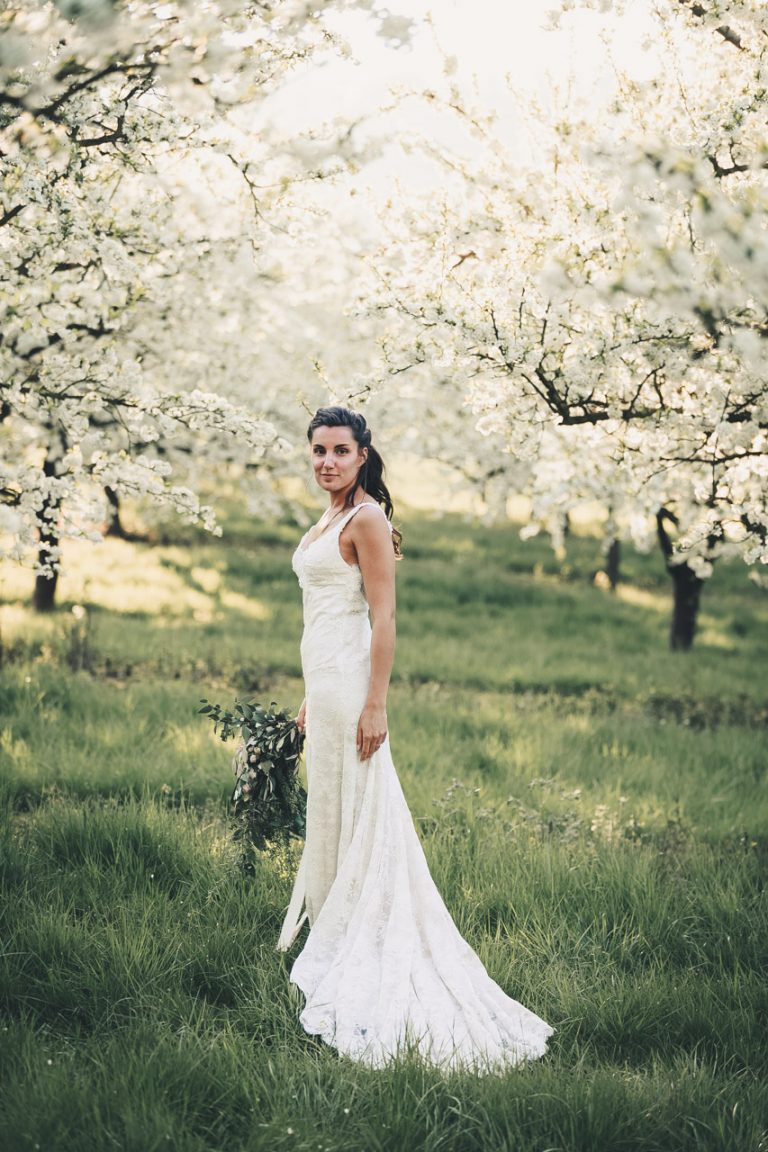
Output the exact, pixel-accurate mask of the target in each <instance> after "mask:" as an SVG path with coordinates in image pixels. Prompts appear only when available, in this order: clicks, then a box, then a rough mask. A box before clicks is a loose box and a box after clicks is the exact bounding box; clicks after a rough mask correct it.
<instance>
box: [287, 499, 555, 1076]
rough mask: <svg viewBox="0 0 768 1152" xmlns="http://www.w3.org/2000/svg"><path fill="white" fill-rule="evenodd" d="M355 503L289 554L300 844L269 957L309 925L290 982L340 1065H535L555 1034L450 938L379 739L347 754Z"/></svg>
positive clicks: (308, 1024)
mask: <svg viewBox="0 0 768 1152" xmlns="http://www.w3.org/2000/svg"><path fill="white" fill-rule="evenodd" d="M368 506H369V505H366V507H368ZM361 507H363V505H362V504H358V505H356V506H355V507H354V508H352V509H351V510H350V511H349V512H348V513H347V514H346V515H345V516H343V517H342V519H341V520H340V521H339V523H338V524H336V526H335V527H334V528H332V529H330V530H328V531H326V532H325V533H324V534H323V535H321V536H319V537H318V538H317V539H315V540H312V541H311V542H310V543H308V544H306V543H305V542H304V541H302V543H301V544H300V545H299V547H298V549H297V550H296V552H295V553H294V557H293V568H294V571H295V572H296V574H297V576H298V578H299V583H300V585H301V588H302V591H303V597H304V635H303V638H302V643H301V659H302V666H303V671H304V679H305V685H306V706H307V719H306V731H307V741H306V764H307V780H308V799H307V836H306V842H305V846H304V852H303V855H302V858H301V863H300V865H299V870H298V873H297V876H296V881H295V885H294V889H293V896H292V898H291V903H290V906H289V908H288V912H287V915H286V917H285V922H284V924H283V927H282V931H281V933H280V937H279V939H278V943H277V947H278V949H279V950H280V951H286V950H287V949H288V948H290V946H291V944H292V943H293V941H294V940H295V938H296V936H297V934H298V932H299V929H300V928H301V926H302V924H303V923H304V920H305V919H306V918H308V919H309V924H310V932H309V936H308V937H307V941H306V944H305V945H304V948H303V950H302V952H301V953H300V954H299V956H298V957H297V959H296V960H295V962H294V964H293V966H292V968H291V974H290V979H291V981H292V982H293V983H294V984H297V985H298V987H299V988H300V989H301V991H302V992H303V993H304V997H305V1006H304V1009H303V1011H302V1013H301V1023H302V1025H303V1026H304V1028H305V1029H306V1031H307V1032H309V1033H312V1034H316V1035H319V1036H321V1037H322V1038H323V1040H325V1041H326V1042H327V1043H328V1044H331V1045H333V1046H334V1047H335V1048H337V1049H338V1051H339V1052H341V1053H343V1054H344V1055H346V1056H349V1057H351V1058H352V1059H355V1060H359V1061H361V1062H363V1063H365V1064H369V1065H372V1066H374V1067H381V1066H382V1065H384V1064H386V1063H387V1061H388V1060H390V1059H391V1058H392V1057H393V1056H394V1055H395V1054H396V1053H397V1051H398V1050H400V1049H401V1048H402V1047H403V1046H404V1045H406V1044H408V1045H410V1046H411V1048H414V1047H415V1048H417V1049H418V1051H419V1053H420V1054H421V1056H422V1058H424V1059H426V1060H427V1061H429V1062H430V1063H433V1064H436V1065H439V1066H440V1067H441V1068H443V1069H446V1070H448V1069H458V1068H469V1069H472V1070H473V1071H476V1072H482V1071H489V1070H502V1069H503V1068H505V1067H508V1066H510V1065H513V1064H516V1063H518V1062H519V1061H521V1060H524V1059H527V1058H532V1057H538V1056H541V1055H542V1054H543V1052H544V1050H545V1048H546V1042H547V1037H548V1036H549V1035H550V1034H551V1032H552V1029H551V1028H550V1027H549V1025H548V1024H546V1023H545V1022H544V1021H543V1020H540V1019H539V1017H538V1016H535V1015H534V1014H533V1012H530V1011H529V1010H528V1009H527V1008H524V1007H523V1006H522V1005H521V1004H518V1003H517V1001H515V1000H512V999H510V997H509V996H507V995H505V993H504V992H502V990H501V988H499V986H498V985H497V984H495V983H494V982H493V980H491V978H490V976H489V975H488V974H487V972H486V971H485V968H484V967H483V965H482V963H481V961H480V959H479V957H478V956H477V955H476V954H475V952H473V950H472V949H471V948H470V947H469V945H468V944H467V943H466V942H465V940H464V939H463V938H462V937H461V935H460V934H459V931H458V929H457V928H456V925H455V924H454V923H453V920H452V919H451V916H450V914H449V912H448V910H447V908H446V907H445V904H444V903H443V901H442V899H441V897H440V894H439V892H438V890H437V888H436V886H435V883H434V881H433V880H432V877H431V875H430V872H429V868H428V866H427V862H426V859H425V856H424V852H423V850H422V847H421V843H420V841H419V838H418V835H417V833H416V829H415V827H414V824H413V820H412V818H411V814H410V812H409V810H408V806H407V804H406V801H405V797H404V796H403V792H402V789H401V787H400V782H399V780H398V778H397V774H396V771H395V766H394V764H393V763H392V757H391V755H390V750H389V741H388V740H387V741H385V742H384V744H383V745H382V747H381V748H380V749H379V750H378V752H375V753H374V754H373V756H372V757H371V758H370V760H368V761H360V759H359V758H358V755H357V747H356V735H357V723H358V719H359V716H360V713H361V711H362V708H363V704H364V702H365V698H366V694H367V689H368V677H369V669H370V641H371V629H370V623H369V617H368V605H367V603H366V599H365V595H364V592H363V585H362V578H361V575H360V570H359V568H358V567H356V566H352V565H349V564H347V563H346V561H345V560H344V559H343V558H342V556H341V553H340V551H339V537H340V535H341V533H342V531H343V529H344V527H345V526H346V525H347V524H348V523H349V521H350V520H351V519H352V517H353V516H354V515H356V514H357V513H358V512H359V510H360V508H361ZM375 507H376V508H377V509H378V511H379V512H380V513H381V514H382V515H383V514H384V513H383V510H382V509H380V508H379V506H378V505H375ZM367 514H368V515H370V513H367ZM302 905H305V906H306V911H305V912H304V914H303V915H302V914H301V911H302Z"/></svg>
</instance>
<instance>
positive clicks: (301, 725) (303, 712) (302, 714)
mask: <svg viewBox="0 0 768 1152" xmlns="http://www.w3.org/2000/svg"><path fill="white" fill-rule="evenodd" d="M306 726H307V701H306V700H302V702H301V708H299V712H298V715H297V717H296V727H297V728H298V730H299V732H303V731H304V729H305V728H306Z"/></svg>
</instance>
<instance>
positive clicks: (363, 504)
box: [335, 500, 392, 533]
mask: <svg viewBox="0 0 768 1152" xmlns="http://www.w3.org/2000/svg"><path fill="white" fill-rule="evenodd" d="M361 508H378V510H379V512H381V514H382V516H383V517H384V519H385V520H387V524H389V520H388V519H387V514H386V512H385V511H384V509H383V508H382V506H381V504H376V503H374V502H373V501H372V500H361V501H360V503H359V504H355V506H354V507H353V508H350V510H349V512H347V514H346V516H342V518H341V520H340V521H339V523H338V526H337V528H336V529H335V531H336V532H339V533H341V530H342V528H345V527H346V525H347V524H349V522H350V520H351V519H352V517H353V516H356V515H357V513H358V512H359V511H360V509H361ZM389 527H390V528H391V527H392V525H391V524H389Z"/></svg>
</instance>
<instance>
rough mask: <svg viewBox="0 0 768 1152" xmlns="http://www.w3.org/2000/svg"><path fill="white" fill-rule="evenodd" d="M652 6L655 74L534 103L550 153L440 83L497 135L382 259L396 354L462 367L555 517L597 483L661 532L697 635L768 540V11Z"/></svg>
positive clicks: (747, 6) (456, 165)
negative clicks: (724, 575)
mask: <svg viewBox="0 0 768 1152" xmlns="http://www.w3.org/2000/svg"><path fill="white" fill-rule="evenodd" d="M584 6H589V5H574V4H573V3H569V4H565V5H563V7H564V8H566V9H571V8H574V7H584ZM592 7H594V8H596V9H597V8H599V9H600V10H602V11H607V10H612V9H619V8H620V6H619V5H618V4H611V3H608V2H602V3H600V4H594V5H592ZM571 18H575V17H571V16H570V15H568V14H566V15H564V16H563V19H571ZM653 18H654V19H655V22H656V23H655V29H654V32H653V36H652V38H651V42H650V47H649V51H650V50H652V51H653V52H654V55H655V62H656V63H655V67H654V70H653V75H652V78H651V79H650V80H646V81H645V82H644V83H642V84H640V83H638V82H633V81H632V80H631V79H629V78H628V77H626V76H620V77H619V78H618V82H617V84H616V87H615V90H614V92H613V94H612V97H611V104H610V108H609V116H608V117H607V118H605V119H601V118H600V117H598V116H596V115H595V113H594V107H591V108H583V107H582V108H580V107H579V106H578V102H577V101H576V100H573V99H571V100H570V101H568V102H566V101H563V102H562V104H561V106H558V105H557V103H556V102H555V104H554V107H552V108H550V110H548V111H547V112H542V111H541V110H540V109H536V108H535V107H533V106H532V105H531V106H529V108H528V116H529V117H531V118H533V119H535V122H536V136H537V143H536V152H535V155H534V156H533V158H532V160H531V162H530V163H529V164H528V165H527V166H523V165H522V164H521V162H520V158H519V156H517V155H515V154H513V153H511V151H510V149H509V148H508V147H507V146H505V144H504V142H503V141H502V139H501V138H500V136H499V133H498V127H497V125H494V123H493V122H492V120H491V119H490V118H489V117H487V116H485V115H484V114H483V112H482V110H481V111H480V112H478V111H477V110H476V109H470V108H469V107H468V106H467V104H466V101H465V100H464V97H463V94H462V93H460V92H457V91H456V90H455V88H454V87H452V86H451V81H450V78H449V79H448V80H447V81H446V90H445V91H444V93H442V94H440V93H438V94H436V95H435V96H434V97H433V98H435V99H438V98H442V100H443V101H444V103H445V104H446V105H451V107H452V108H453V109H454V110H455V111H456V113H457V115H459V116H460V117H462V119H463V121H464V122H465V123H468V124H470V125H471V127H472V130H473V131H474V132H475V133H476V138H477V140H478V141H479V145H480V146H479V148H478V149H477V150H476V151H475V153H474V154H473V155H472V156H471V157H469V158H468V157H461V156H458V157H452V158H451V176H450V180H449V181H447V182H446V186H445V190H444V194H443V196H442V197H441V198H440V197H435V196H432V197H430V198H429V199H428V200H427V199H425V201H424V202H423V203H421V204H410V205H408V207H407V211H406V213H405V214H401V215H400V217H399V219H398V224H397V228H398V231H399V232H401V233H405V234H407V236H408V243H407V244H404V245H403V244H401V245H400V246H399V247H398V250H397V262H394V261H389V262H388V261H387V259H386V252H382V254H381V255H380V258H379V260H378V262H377V269H376V274H377V277H378V279H379V280H380V281H383V282H384V284H385V287H384V289H383V290H381V291H380V292H379V307H387V308H389V310H390V316H391V318H392V324H391V332H390V340H389V344H390V347H389V360H390V362H391V363H394V362H396V361H397V362H398V364H399V368H400V371H402V372H405V371H406V370H410V365H419V366H420V365H422V364H424V363H427V364H431V365H433V366H434V367H435V370H436V372H438V373H441V374H444V373H445V372H446V371H449V372H451V374H452V376H453V378H454V380H455V381H461V382H462V383H463V385H464V388H465V392H466V395H467V396H468V398H469V402H470V403H471V405H472V407H473V409H474V412H475V415H476V417H477V420H478V428H479V429H480V430H481V431H482V432H483V433H484V434H485V435H486V436H487V437H488V440H489V444H492V445H494V451H495V452H496V453H497V454H498V453H500V452H501V451H502V450H503V451H505V452H507V453H509V454H511V456H512V457H513V458H514V460H515V461H516V462H517V464H518V465H522V466H524V471H526V472H527V483H526V485H525V487H526V490H527V491H528V492H529V493H530V494H531V495H532V497H533V499H534V515H535V516H536V517H537V518H538V519H540V520H544V521H546V520H550V521H551V520H552V513H553V510H554V509H555V508H558V507H559V508H560V509H561V510H566V509H567V508H568V507H569V506H570V505H571V504H572V503H573V502H575V501H578V500H582V499H584V498H585V497H598V498H600V499H601V500H602V502H603V503H604V504H605V505H606V506H608V507H610V509H611V512H612V516H613V519H614V522H615V523H616V525H617V526H619V527H620V528H621V530H622V531H624V532H628V533H631V534H632V535H633V536H634V537H635V539H636V540H638V541H640V542H642V540H643V538H644V539H645V540H646V541H647V540H649V539H650V537H651V535H652V534H658V538H659V540H660V542H661V544H662V547H663V550H664V554H665V557H666V559H667V562H668V566H669V570H670V574H671V575H672V577H673V581H674V587H675V594H676V605H675V616H674V621H673V629H672V636H671V639H672V644H673V646H675V647H681V648H685V647H689V646H690V644H691V642H692V639H693V633H694V628H695V617H696V610H697V607H698V596H699V593H700V589H701V583H702V581H703V580H704V579H706V577H707V576H708V575H709V574H710V572H711V570H712V564H713V562H714V561H715V560H716V559H717V558H718V557H721V556H725V555H730V554H738V555H740V556H741V557H742V558H743V559H744V560H745V561H746V562H747V563H748V564H750V565H764V564H765V563H766V562H768V503H767V490H768V489H767V485H766V480H767V479H768V441H767V431H768V386H767V385H766V375H765V366H764V356H765V346H766V344H765V342H766V336H768V322H767V320H766V317H768V279H766V276H767V274H766V269H768V233H767V232H766V227H765V220H766V207H768V176H767V175H766V173H767V172H768V144H766V136H765V122H766V116H768V59H767V57H766V43H768V41H767V40H766V37H767V36H768V10H766V8H765V6H764V5H763V4H760V3H757V2H756V0H752V2H750V0H745V2H733V3H727V2H724V0H723V2H714V0H713V2H712V3H702V4H699V3H696V4H693V3H691V4H687V3H680V2H675V0H666V2H665V3H664V4H659V5H656V6H655V9H654V12H653ZM457 177H458V179H457ZM519 474H520V473H518V475H519Z"/></svg>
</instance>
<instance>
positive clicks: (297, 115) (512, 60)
mask: <svg viewBox="0 0 768 1152" xmlns="http://www.w3.org/2000/svg"><path fill="white" fill-rule="evenodd" d="M555 7H557V5H555V4H553V3H552V2H551V0H543V2H541V3H535V4H531V3H530V2H529V0H472V2H471V3H470V2H469V0H407V2H406V0H393V3H391V4H389V5H388V11H389V12H390V18H389V20H385V21H384V26H383V29H381V28H380V29H379V30H377V29H376V27H375V25H374V22H373V21H372V20H371V19H370V18H369V17H368V16H367V15H366V14H365V13H363V12H361V11H357V12H344V13H333V15H332V17H330V19H329V22H330V23H331V27H332V29H333V31H334V32H335V33H336V34H337V35H338V36H340V37H342V38H343V40H344V41H345V42H346V43H347V45H348V46H349V51H350V57H349V59H348V60H346V61H344V62H339V61H338V59H335V60H331V59H328V60H326V61H325V62H324V63H323V65H322V66H321V67H318V66H317V62H316V61H315V62H313V63H312V64H311V65H310V66H309V67H308V69H307V70H306V71H305V72H304V73H303V74H301V73H300V74H299V75H298V77H297V78H296V79H295V80H294V81H293V82H291V83H289V84H287V85H286V86H285V89H284V91H283V92H282V93H281V94H280V95H279V96H278V97H277V98H276V99H274V100H272V101H271V102H270V115H271V117H273V118H274V120H275V121H276V122H277V124H279V128H280V131H282V132H285V131H286V130H288V131H295V132H307V131H310V130H311V129H312V127H313V126H314V125H316V124H317V123H319V122H321V121H323V120H326V121H332V120H334V119H335V118H344V117H352V118H358V119H359V121H360V122H361V126H360V127H359V128H358V129H357V131H359V132H362V133H366V132H369V131H372V132H376V131H382V130H383V131H388V132H390V133H391V134H392V135H393V137H394V139H395V140H396V139H397V136H398V131H400V132H402V131H412V130H415V131H423V130H425V129H427V130H428V131H430V132H432V133H434V132H435V131H437V133H438V136H437V141H436V142H438V143H440V142H443V143H445V144H446V145H454V144H455V143H456V141H455V139H451V138H450V137H449V138H446V139H445V140H443V141H441V138H440V132H441V131H448V132H450V130H449V129H447V127H446V126H445V125H442V126H437V125H435V124H434V123H433V122H432V119H433V114H432V113H431V112H430V111H428V110H427V109H426V107H425V106H424V104H421V105H419V104H418V103H417V102H416V101H411V100H408V99H405V98H404V97H405V94H406V93H408V92H414V93H417V92H423V91H425V90H427V89H430V88H435V89H439V88H440V87H441V86H444V85H445V79H446V74H447V75H448V76H449V77H450V79H451V81H452V82H453V83H454V84H455V85H456V86H457V87H458V89H459V90H460V91H461V93H462V96H463V98H464V99H465V100H469V101H470V102H471V103H472V104H474V105H475V106H476V107H478V108H479V110H481V111H482V112H484V113H494V114H495V115H496V116H497V117H498V125H499V131H500V134H501V136H502V138H503V139H504V141H505V143H507V144H509V145H510V146H511V147H514V148H515V149H516V150H518V151H519V153H520V155H521V159H524V160H525V161H526V162H528V163H530V162H531V161H532V157H533V153H534V151H535V142H534V141H533V140H531V139H528V138H527V132H528V129H527V125H526V123H525V117H524V116H523V115H521V110H520V100H521V99H523V100H525V99H530V98H533V99H535V100H536V101H537V102H539V103H540V104H541V106H542V108H543V109H544V110H545V111H546V112H552V111H554V110H555V109H556V108H557V107H558V105H562V103H563V102H564V101H568V102H571V101H578V102H579V103H581V104H582V105H586V106H587V107H590V108H592V109H593V110H594V112H595V114H596V115H599V112H600V109H601V108H602V107H604V106H605V103H606V102H607V100H608V99H609V98H610V97H611V95H612V94H613V93H614V91H615V85H616V80H615V77H616V72H617V71H620V72H622V73H623V74H624V75H625V76H630V77H631V78H633V79H635V80H638V81H642V80H644V79H646V78H648V77H649V76H650V75H651V74H652V73H653V71H654V66H655V65H654V60H655V55H656V54H655V51H654V46H653V44H652V42H651V41H650V39H649V33H650V30H651V27H652V25H651V18H650V14H649V2H648V0H630V2H629V3H627V5H626V8H625V10H624V12H623V14H622V15H620V16H619V15H617V14H615V13H614V12H595V11H590V10H581V11H578V12H573V13H568V14H567V15H566V16H565V18H564V19H563V21H562V25H561V27H559V28H557V29H555V28H553V27H552V26H551V14H552V12H553V10H554V8H555ZM401 17H402V19H403V20H404V21H407V20H410V21H412V24H411V33H410V40H409V43H407V44H405V45H403V44H400V43H398V42H397V41H393V40H391V39H390V40H387V39H386V36H385V35H382V31H383V32H384V33H386V32H387V31H388V30H389V29H391V28H393V29H394V30H395V31H396V32H397V31H398V30H399V20H400V18H401ZM393 93H394V94H395V95H396V96H398V97H399V99H400V103H399V105H398V106H397V107H393ZM382 108H383V109H387V111H386V112H385V113H383V114H382V112H381V111H380V110H381V109H382ZM382 115H383V116H384V117H385V118H386V128H384V126H383V125H382V124H381V120H382ZM433 138H434V137H433ZM393 163H394V165H395V168H396V169H397V175H398V178H400V179H402V178H403V177H406V178H407V175H406V174H407V173H408V174H409V175H410V176H411V177H412V178H415V179H417V180H418V179H428V176H426V174H425V172H424V171H423V169H422V168H421V167H420V165H419V164H418V162H416V163H412V162H410V163H403V162H402V161H401V162H400V163H398V162H397V160H396V159H395V157H394V156H393V152H392V149H389V150H388V151H387V156H386V165H385V167H386V168H388V169H389V170H390V172H391V171H392V165H393ZM380 167H381V166H380V165H374V166H373V168H372V171H371V173H370V175H371V176H373V178H374V181H375V179H376V175H375V173H376V171H377V169H379V168H380ZM409 170H410V172H409Z"/></svg>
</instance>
